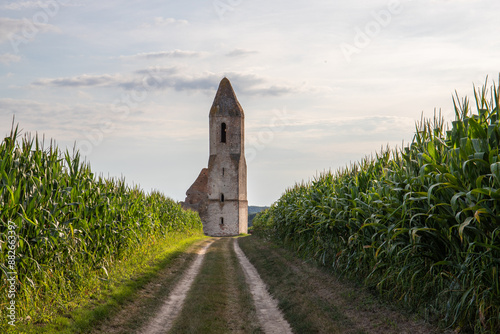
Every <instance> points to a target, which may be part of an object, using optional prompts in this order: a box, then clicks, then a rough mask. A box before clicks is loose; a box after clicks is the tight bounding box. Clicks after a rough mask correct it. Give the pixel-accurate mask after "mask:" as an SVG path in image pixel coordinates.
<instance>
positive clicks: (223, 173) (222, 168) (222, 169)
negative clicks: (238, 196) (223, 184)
mask: <svg viewBox="0 0 500 334" xmlns="http://www.w3.org/2000/svg"><path fill="white" fill-rule="evenodd" d="M224 169H225V168H222V176H224Z"/></svg>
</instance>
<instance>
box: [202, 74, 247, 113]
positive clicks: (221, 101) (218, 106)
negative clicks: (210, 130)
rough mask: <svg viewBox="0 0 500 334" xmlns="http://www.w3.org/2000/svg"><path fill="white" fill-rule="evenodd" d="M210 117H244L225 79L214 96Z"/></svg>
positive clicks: (229, 84) (231, 88) (227, 80)
mask: <svg viewBox="0 0 500 334" xmlns="http://www.w3.org/2000/svg"><path fill="white" fill-rule="evenodd" d="M212 116H241V117H244V114H243V108H241V105H240V103H239V102H238V99H237V98H236V94H235V93H234V90H233V87H232V86H231V83H230V82H229V79H228V78H226V77H224V79H222V80H221V82H220V84H219V89H218V90H217V94H215V99H214V103H213V104H212V108H210V117H212Z"/></svg>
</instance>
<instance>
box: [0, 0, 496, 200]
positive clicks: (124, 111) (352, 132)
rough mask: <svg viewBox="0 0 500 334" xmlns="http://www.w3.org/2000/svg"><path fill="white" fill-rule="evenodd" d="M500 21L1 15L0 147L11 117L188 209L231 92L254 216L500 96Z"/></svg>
mask: <svg viewBox="0 0 500 334" xmlns="http://www.w3.org/2000/svg"><path fill="white" fill-rule="evenodd" d="M499 14H500V2H498V1H496V0H413V1H412V0H351V1H334V0H328V1H326V0H313V1H305V0H287V1H284V0H283V1H282V0H275V1H269V0H268V1H262V0H253V1H250V0H203V1H202V0H184V1H174V0H161V1H160V0H141V1H138V0H127V1H125V0H106V1H102V0H101V1H95V0H88V1H84V0H40V1H23V0H20V1H0V135H7V134H8V133H9V132H10V129H11V123H12V119H13V117H15V122H16V123H18V124H19V128H20V129H22V133H32V134H34V133H38V135H39V136H40V137H42V136H45V140H46V142H49V140H50V138H52V139H54V140H55V141H56V143H57V144H58V146H59V148H61V149H62V150H66V149H69V150H72V149H73V148H74V147H76V148H77V149H78V150H79V151H80V153H81V154H82V155H84V156H85V159H86V161H88V162H89V163H90V165H91V166H92V169H93V170H94V171H95V173H96V174H102V175H104V176H109V177H122V176H123V177H125V179H126V181H127V183H128V184H130V185H139V186H140V187H141V188H143V189H144V190H145V191H151V190H159V191H161V192H163V193H165V194H166V195H167V196H169V197H171V198H173V199H174V200H177V201H181V200H183V199H184V198H185V192H186V190H187V189H188V188H189V187H190V186H191V184H192V183H193V182H194V181H195V179H196V177H197V176H198V174H199V172H200V170H201V169H202V168H204V167H206V166H207V164H208V156H209V152H208V114H209V111H210V107H211V105H212V102H213V99H214V97H215V93H216V91H217V87H218V84H219V82H220V80H221V79H222V78H223V77H227V78H228V79H229V80H230V81H231V83H232V86H233V88H234V90H235V92H236V95H237V97H238V100H239V102H240V104H241V106H242V107H243V109H244V112H245V130H246V141H245V145H246V146H245V149H246V159H247V166H248V201H249V205H270V204H271V203H273V202H274V201H276V200H277V199H278V198H279V197H280V196H281V194H282V193H283V192H284V190H285V189H287V188H289V187H292V186H293V185H294V184H295V183H297V182H301V181H302V180H304V181H308V180H312V179H314V177H316V176H317V175H319V174H320V173H322V172H324V171H328V170H336V169H338V168H342V167H345V166H347V165H349V164H350V163H351V162H356V161H359V160H361V159H362V158H363V157H365V156H367V155H368V156H369V155H372V154H374V153H376V152H378V151H380V150H381V148H382V147H387V146H388V145H389V146H390V147H392V148H395V147H401V146H402V145H406V144H407V143H409V142H411V139H412V137H413V134H414V131H415V122H416V121H418V120H420V118H421V116H422V115H424V117H432V116H433V115H434V112H435V111H439V110H441V113H442V115H443V117H444V118H445V120H446V121H447V122H449V121H451V120H453V117H454V111H453V102H452V96H453V95H454V94H455V92H456V93H457V94H458V96H460V97H465V96H468V97H469V98H472V97H473V85H476V86H481V85H482V84H484V82H485V80H486V78H487V77H488V79H489V83H492V82H493V81H495V82H497V83H498V78H499V72H500V38H499V36H500V35H499V32H500V28H499V27H498V17H499Z"/></svg>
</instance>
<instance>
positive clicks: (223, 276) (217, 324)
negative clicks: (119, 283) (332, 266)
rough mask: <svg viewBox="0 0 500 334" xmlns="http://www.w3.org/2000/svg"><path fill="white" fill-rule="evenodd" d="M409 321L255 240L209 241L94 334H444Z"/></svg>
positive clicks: (364, 294) (359, 291) (178, 261)
mask: <svg viewBox="0 0 500 334" xmlns="http://www.w3.org/2000/svg"><path fill="white" fill-rule="evenodd" d="M240 246H241V248H240ZM412 318H414V316H413V315H405V314H404V313H402V312H400V311H399V310H397V309H395V308H393V307H391V306H388V305H383V304H381V303H379V302H377V301H376V300H374V298H373V296H371V295H370V294H369V293H368V292H367V291H363V289H360V288H358V287H356V286H353V285H350V284H349V283H345V282H340V281H339V280H338V279H335V278H334V277H333V276H332V275H330V274H328V273H326V272H324V271H323V270H321V269H320V268H317V267H315V266H313V265H310V264H307V263H305V262H304V261H301V260H299V259H296V258H294V257H293V256H292V255H291V253H289V252H287V251H285V250H283V249H280V248H278V247H276V246H274V245H272V244H269V243H266V242H263V241H262V240H260V239H258V238H256V237H245V238H211V239H205V240H204V241H203V242H200V243H198V244H197V245H195V246H194V247H193V248H192V249H191V250H190V251H189V252H186V254H183V256H180V257H179V258H178V259H176V260H175V261H174V262H173V263H172V264H171V265H170V266H169V267H168V268H167V269H165V270H164V271H163V272H160V273H159V274H158V277H157V278H156V279H155V280H153V281H152V282H150V283H149V284H148V285H147V286H146V287H144V289H143V290H142V291H141V293H140V294H139V296H137V298H136V299H134V300H132V301H131V302H130V303H129V304H127V305H126V306H124V307H123V309H122V310H120V312H119V313H118V314H117V315H116V316H114V317H113V318H112V319H109V320H107V321H106V322H105V323H102V324H100V325H98V326H96V328H95V329H94V331H93V333H96V334H97V333H107V334H117V333H144V334H155V333H176V334H177V333H202V334H210V333H217V334H219V333H280V334H282V333H283V334H287V333H328V334H330V333H384V334H385V333H438V332H440V331H439V330H437V329H436V328H434V327H432V326H430V325H428V324H426V323H424V322H423V321H421V320H418V321H417V320H414V319H412Z"/></svg>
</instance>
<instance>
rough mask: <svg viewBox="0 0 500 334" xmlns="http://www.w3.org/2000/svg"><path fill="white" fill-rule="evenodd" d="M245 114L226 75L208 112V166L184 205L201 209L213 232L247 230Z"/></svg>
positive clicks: (207, 228) (224, 233) (228, 233)
mask: <svg viewBox="0 0 500 334" xmlns="http://www.w3.org/2000/svg"><path fill="white" fill-rule="evenodd" d="M244 122H245V115H244V113H243V109H242V108H241V106H240V103H239V102H238V99H237V98H236V94H235V93H234V90H233V87H232V86H231V83H230V82H229V80H228V79H227V78H224V79H222V81H221V82H220V84H219V89H218V90H217V94H216V95H215V99H214V102H213V104H212V108H211V109H210V115H209V127H210V135H209V136H210V137H209V138H210V158H209V160H208V168H204V169H202V171H201V173H200V175H199V176H198V178H197V179H196V181H195V182H194V183H193V185H192V186H191V187H190V188H189V189H188V191H187V192H186V200H185V201H184V202H183V203H182V205H183V207H184V208H188V209H192V210H195V211H198V212H199V214H200V218H201V220H202V222H203V231H204V232H205V234H207V235H210V236H233V235H238V234H240V233H247V231H248V202H247V164H246V161H245V125H244Z"/></svg>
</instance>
